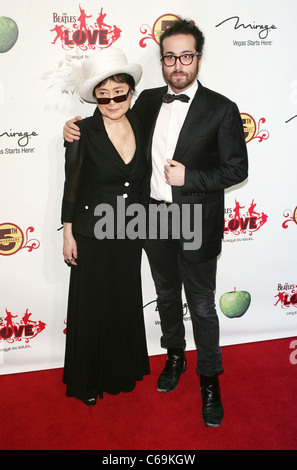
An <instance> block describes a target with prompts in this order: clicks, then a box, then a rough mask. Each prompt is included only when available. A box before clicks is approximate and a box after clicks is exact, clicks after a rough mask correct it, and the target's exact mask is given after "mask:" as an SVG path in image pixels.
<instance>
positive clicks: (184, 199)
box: [133, 82, 248, 262]
mask: <svg viewBox="0 0 297 470" xmlns="http://www.w3.org/2000/svg"><path fill="white" fill-rule="evenodd" d="M198 84H199V86H198V90H197V92H196V95H195V97H194V99H193V101H192V103H191V105H190V108H189V111H188V114H187V117H186V120H185V122H184V125H183V127H182V129H181V132H180V135H179V138H178V142H177V145H176V149H175V153H174V156H173V159H174V160H176V161H178V162H181V163H183V164H184V165H185V168H186V170H185V184H184V186H176V187H172V195H173V202H174V203H177V204H178V205H179V206H180V207H182V204H189V205H191V207H193V205H194V204H202V214H203V218H202V245H201V247H200V248H199V249H198V250H184V251H183V254H184V256H185V257H186V258H188V259H189V260H190V261H193V262H195V261H205V260H208V259H212V258H214V257H216V256H217V255H218V254H219V253H220V251H221V246H222V238H223V234H224V189H225V188H228V187H230V186H233V185H235V184H238V183H241V182H242V181H244V180H245V179H246V178H247V175H248V159H247V148H246V142H245V137H244V132H243V125H242V120H241V117H240V113H239V110H238V108H237V106H236V104H235V103H233V102H232V101H231V100H229V99H228V98H226V97H225V96H222V95H220V94H218V93H216V92H214V91H212V90H209V89H207V88H205V87H204V86H203V85H202V84H201V83H200V82H198ZM166 92H167V86H165V87H161V88H155V89H149V90H144V91H143V92H142V93H141V94H140V96H139V98H138V99H137V101H136V103H135V105H134V107H133V110H135V111H136V112H137V114H138V116H139V117H140V120H141V124H142V130H143V132H144V149H145V152H146V155H147V159H148V162H149V166H150V171H149V172H148V177H147V178H146V181H145V188H144V194H145V199H146V200H147V201H148V200H149V193H150V175H151V167H152V166H151V148H152V138H153V133H154V128H155V124H156V119H157V117H158V114H159V111H160V108H161V105H162V97H163V95H164V94H165V93H166ZM181 212H182V211H181ZM191 222H193V221H191ZM183 241H184V240H181V242H183Z"/></svg>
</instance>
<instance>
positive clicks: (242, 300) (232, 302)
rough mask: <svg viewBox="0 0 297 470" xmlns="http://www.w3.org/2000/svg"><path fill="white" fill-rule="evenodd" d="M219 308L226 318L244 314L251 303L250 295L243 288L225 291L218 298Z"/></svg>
mask: <svg viewBox="0 0 297 470" xmlns="http://www.w3.org/2000/svg"><path fill="white" fill-rule="evenodd" d="M219 303H220V308H221V310H222V312H223V314H224V315H226V317H228V318H238V317H242V315H244V314H245V312H246V311H247V309H248V308H249V306H250V303H251V296H250V294H249V292H247V291H245V290H239V291H236V289H234V291H233V292H225V294H223V295H222V296H221V298H220V302H219Z"/></svg>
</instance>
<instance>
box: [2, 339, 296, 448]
mask: <svg viewBox="0 0 297 470" xmlns="http://www.w3.org/2000/svg"><path fill="white" fill-rule="evenodd" d="M293 340H294V338H286V339H281V340H275V341H265V342H261V343H252V344H245V345H237V346H225V347H223V348H222V349H223V364H224V368H225V372H224V374H223V375H221V378H220V382H221V391H222V398H223V403H224V408H225V417H224V421H223V423H222V425H221V427H220V428H217V429H209V428H206V427H205V426H204V424H203V422H202V420H201V399H200V392H199V390H198V388H199V385H198V378H197V377H196V373H195V357H196V353H195V352H194V351H188V352H187V358H188V370H187V372H186V373H185V374H184V375H183V376H182V378H181V380H180V384H179V386H178V388H177V389H176V390H175V391H174V392H172V393H170V394H162V393H159V392H157V391H156V382H157V378H158V375H159V373H160V371H161V370H162V368H163V364H164V359H165V356H154V357H151V370H152V373H151V375H150V376H148V377H146V378H145V379H144V380H143V381H142V382H139V383H138V384H137V387H136V389H135V390H134V391H133V392H132V393H129V394H120V395H118V396H110V395H107V394H105V396H104V399H103V400H100V401H99V402H97V405H96V406H95V407H94V408H88V407H86V406H85V405H83V404H82V403H81V402H80V401H78V400H76V399H75V398H68V397H66V396H65V387H64V385H63V384H62V382H61V379H62V369H55V370H46V371H38V372H28V373H23V374H13V375H4V376H3V375H2V376H0V383H1V401H0V403H1V405H0V412H1V415H0V449H1V450H75V449H76V450H106V451H110V450H138V449H142V450H164V451H165V450H175V451H180V450H295V449H296V448H297V380H296V378H297V364H293V363H291V362H292V361H290V354H292V349H290V344H291V342H292V341H293ZM296 356H297V354H296V355H295V356H294V357H295V358H296ZM107 455H109V453H107Z"/></svg>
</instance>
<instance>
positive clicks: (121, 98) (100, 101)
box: [96, 90, 131, 104]
mask: <svg viewBox="0 0 297 470" xmlns="http://www.w3.org/2000/svg"><path fill="white" fill-rule="evenodd" d="M130 91H131V90H129V91H128V93H127V94H126V95H119V96H114V97H113V98H96V100H97V103H98V104H109V103H110V102H111V100H113V101H114V102H115V103H122V102H123V101H126V100H127V99H128V96H129V93H130Z"/></svg>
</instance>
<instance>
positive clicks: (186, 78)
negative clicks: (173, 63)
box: [163, 67, 198, 90]
mask: <svg viewBox="0 0 297 470" xmlns="http://www.w3.org/2000/svg"><path fill="white" fill-rule="evenodd" d="M177 73H178V71H174V72H172V73H170V74H168V75H167V76H166V75H165V74H164V70H163V77H164V80H165V81H166V83H168V85H171V86H172V87H173V88H176V89H177V90H184V89H185V88H188V87H189V86H190V85H192V83H193V82H194V81H195V80H196V77H197V75H198V67H197V70H196V71H194V72H191V73H186V72H183V71H181V72H179V74H182V76H179V77H178V76H177V77H175V74H177Z"/></svg>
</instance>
